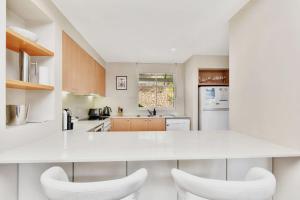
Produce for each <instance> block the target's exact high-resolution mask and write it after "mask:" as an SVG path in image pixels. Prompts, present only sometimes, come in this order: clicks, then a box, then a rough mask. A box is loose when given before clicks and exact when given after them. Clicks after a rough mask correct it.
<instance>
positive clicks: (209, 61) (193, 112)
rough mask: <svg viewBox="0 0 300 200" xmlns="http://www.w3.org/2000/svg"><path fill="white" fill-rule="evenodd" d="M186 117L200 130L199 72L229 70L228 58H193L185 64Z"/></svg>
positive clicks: (194, 127) (193, 126) (194, 128)
mask: <svg viewBox="0 0 300 200" xmlns="http://www.w3.org/2000/svg"><path fill="white" fill-rule="evenodd" d="M184 66H185V87H184V92H185V115H186V116H189V117H191V119H192V120H191V122H192V129H193V130H198V71H199V69H201V68H228V66H229V63H228V56H200V55H199V56H192V57H191V58H190V59H188V60H187V61H186V62H185V63H184Z"/></svg>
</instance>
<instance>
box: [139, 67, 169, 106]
mask: <svg viewBox="0 0 300 200" xmlns="http://www.w3.org/2000/svg"><path fill="white" fill-rule="evenodd" d="M138 90H139V91H138V96H139V97H138V98H139V99H138V106H139V107H140V108H146V109H148V108H159V109H166V110H168V109H174V107H175V84H174V76H173V74H168V73H143V74H139V79H138Z"/></svg>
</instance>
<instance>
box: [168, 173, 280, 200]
mask: <svg viewBox="0 0 300 200" xmlns="http://www.w3.org/2000/svg"><path fill="white" fill-rule="evenodd" d="M171 174H172V176H173V179H174V181H175V185H176V187H177V189H178V191H179V193H180V195H181V196H182V197H183V198H184V197H185V196H188V193H191V194H193V195H196V196H198V197H201V198H205V199H209V200H267V199H269V198H271V197H272V196H273V195H274V193H275V189H276V179H275V177H274V175H273V174H272V173H270V172H269V171H267V170H265V169H262V168H252V169H250V170H249V172H248V173H247V175H246V178H245V181H223V180H214V179H207V178H200V177H196V176H193V175H190V174H188V173H185V172H183V171H180V170H177V169H173V170H172V172H171Z"/></svg>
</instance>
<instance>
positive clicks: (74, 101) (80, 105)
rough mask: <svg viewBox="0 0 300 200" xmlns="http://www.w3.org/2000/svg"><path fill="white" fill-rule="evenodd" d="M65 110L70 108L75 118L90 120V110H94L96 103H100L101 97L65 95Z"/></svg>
mask: <svg viewBox="0 0 300 200" xmlns="http://www.w3.org/2000/svg"><path fill="white" fill-rule="evenodd" d="M62 96H63V97H62V98H63V108H64V109H65V108H69V109H71V111H72V114H73V116H75V117H79V119H86V118H88V111H89V109H90V108H94V105H95V101H96V100H97V102H99V99H101V97H96V96H82V95H74V94H70V93H69V94H67V93H63V95H62Z"/></svg>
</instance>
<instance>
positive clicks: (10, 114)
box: [6, 104, 29, 125]
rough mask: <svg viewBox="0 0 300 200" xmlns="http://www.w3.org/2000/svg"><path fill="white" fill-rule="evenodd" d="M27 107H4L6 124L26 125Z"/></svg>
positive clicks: (26, 105) (25, 105)
mask: <svg viewBox="0 0 300 200" xmlns="http://www.w3.org/2000/svg"><path fill="white" fill-rule="evenodd" d="M28 111H29V105H28V104H24V105H7V106H6V124H7V125H22V124H26V122H27V117H28Z"/></svg>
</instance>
